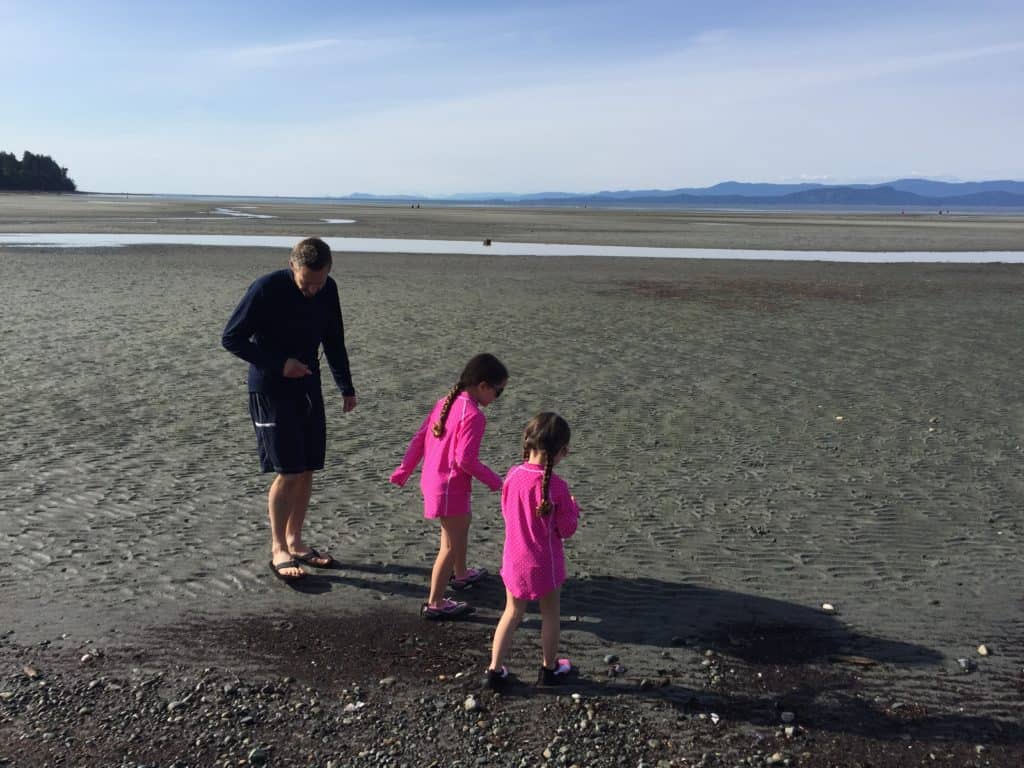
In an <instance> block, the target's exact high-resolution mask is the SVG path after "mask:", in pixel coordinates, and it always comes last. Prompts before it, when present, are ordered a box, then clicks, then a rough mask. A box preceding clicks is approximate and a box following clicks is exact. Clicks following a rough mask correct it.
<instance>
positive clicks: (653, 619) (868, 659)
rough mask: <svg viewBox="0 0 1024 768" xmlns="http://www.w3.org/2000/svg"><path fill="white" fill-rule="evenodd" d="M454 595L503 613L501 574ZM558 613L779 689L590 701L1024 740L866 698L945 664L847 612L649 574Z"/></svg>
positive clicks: (619, 645) (574, 587)
mask: <svg viewBox="0 0 1024 768" xmlns="http://www.w3.org/2000/svg"><path fill="white" fill-rule="evenodd" d="M356 574H358V575H356ZM311 578H312V580H313V581H311V584H312V583H315V582H316V581H319V582H322V585H323V588H324V589H326V590H330V589H331V588H332V586H334V585H338V586H340V585H346V586H348V587H355V588H359V589H369V590H375V591H378V592H382V593H386V594H388V595H394V596H401V597H408V598H416V599H419V600H422V599H423V598H424V597H425V596H426V588H427V583H428V581H429V578H430V569H429V568H426V567H422V566H409V565H404V564H398V563H392V564H380V565H361V564H350V563H343V564H342V566H341V569H340V570H338V571H320V572H318V573H317V574H316V575H314V576H312V577H311ZM457 596H459V597H460V598H463V599H467V600H469V601H470V602H471V603H472V604H474V605H476V606H478V607H479V608H480V609H481V611H479V612H477V613H476V614H474V615H472V616H469V617H468V618H466V619H463V620H461V623H464V624H468V625H475V626H477V627H487V628H493V627H494V625H495V620H496V612H497V613H500V611H501V610H502V608H503V605H504V588H503V586H502V584H501V579H500V577H499V576H497V575H493V574H492V576H491V577H490V578H489V579H487V580H485V581H484V582H482V583H480V584H477V585H474V587H473V588H472V589H471V590H468V591H466V592H463V593H457ZM561 609H562V620H563V622H562V626H563V631H566V632H582V633H589V634H592V635H594V636H595V637H597V638H599V639H600V640H601V641H603V642H604V643H606V644H608V645H609V646H610V649H609V650H611V651H615V652H625V651H627V650H628V646H629V645H643V646H652V647H656V648H662V649H664V650H665V651H669V652H670V651H671V649H673V648H680V647H687V648H690V649H691V650H696V651H699V652H701V653H704V652H705V651H707V650H710V651H711V652H712V655H713V656H721V657H722V658H723V659H727V660H728V664H729V665H731V666H737V665H743V664H746V665H749V670H750V671H753V670H755V669H756V670H761V669H763V670H774V672H773V674H775V675H776V677H775V680H774V683H776V686H775V688H774V689H772V688H770V687H768V686H765V687H763V688H761V689H757V688H750V687H748V688H746V689H733V690H730V691H728V692H725V691H719V690H716V689H714V688H712V689H699V690H698V689H695V688H691V687H686V686H681V685H678V684H674V683H672V682H671V677H670V676H669V675H666V676H665V677H664V679H659V677H658V675H657V674H656V673H655V674H652V680H650V681H648V682H649V683H650V684H649V685H647V686H639V685H637V681H630V680H625V679H623V680H619V679H603V678H601V677H600V676H599V677H597V678H590V679H588V678H587V677H586V676H583V677H578V678H577V679H576V680H575V681H574V682H575V687H574V689H573V690H578V691H583V692H584V693H585V695H586V696H621V695H631V696H638V697H644V698H656V699H661V700H665V701H668V702H670V703H672V704H673V705H674V706H678V707H680V708H681V709H683V710H684V711H691V712H709V711H712V710H713V711H715V712H716V713H718V714H719V715H721V716H722V717H725V718H728V719H730V720H733V721H744V722H748V723H751V724H756V725H771V724H778V723H779V715H780V711H781V710H782V709H790V710H793V711H795V712H796V714H797V716H798V717H799V718H800V722H801V723H804V724H807V723H812V724H813V726H814V727H817V728H822V729H825V730H832V731H837V732H843V733H851V734H856V735H860V736H865V737H870V738H881V739H886V740H896V739H899V738H904V737H905V735H906V733H907V732H908V731H912V732H913V733H914V734H915V736H916V737H918V738H939V739H949V740H951V741H958V742H964V743H970V742H978V741H985V742H987V743H1004V744H1020V743H1024V727H1022V726H1020V725H1019V724H1008V723H1006V722H1005V721H1001V720H997V719H994V718H991V717H985V716H978V717H972V716H970V715H965V714H954V713H944V714H936V715H930V714H928V713H927V710H926V709H924V708H922V707H920V706H917V705H913V704H912V705H911V706H910V707H909V708H907V707H901V708H898V709H893V710H889V709H887V708H886V707H884V706H881V705H875V704H873V703H872V702H871V701H869V700H867V699H865V698H864V697H863V696H861V695H858V687H859V685H858V682H857V678H858V672H859V671H863V670H864V669H865V668H870V667H877V666H880V665H891V666H895V667H898V668H911V667H914V668H917V667H929V666H931V667H937V668H938V667H941V665H943V664H944V662H945V659H944V657H943V655H942V654H941V653H939V652H938V651H936V650H934V649H931V648H928V647H925V646H922V645H917V644H914V643H908V642H902V641H898V640H891V639H887V638H881V637H872V636H870V635H866V634H863V633H860V632H857V631H854V630H852V629H851V628H849V627H848V626H846V625H845V624H844V623H843V622H842V620H841V617H839V616H837V615H834V614H830V613H826V612H825V611H823V610H822V609H821V608H819V607H808V606H803V605H799V604H796V603H792V602H787V601H784V600H776V599H773V598H769V597H762V596H759V595H754V594H745V593H740V592H734V591H730V590H724V589H717V588H712V587H702V586H694V585H688V584H683V583H674V582H669V581H664V580H660V579H653V578H623V577H614V576H591V577H587V578H573V579H569V580H568V581H567V582H566V584H565V585H564V587H563V590H562V604H561ZM537 625H539V619H538V618H536V617H534V616H532V615H531V616H528V618H527V620H526V621H524V626H525V627H531V626H533V627H535V626H537ZM666 664H668V662H666ZM665 671H667V670H665ZM523 682H528V681H523ZM516 689H518V691H519V692H520V693H521V694H522V695H536V694H540V695H543V692H539V691H537V689H534V688H532V687H530V686H529V685H519V686H516ZM907 695H908V696H909V695H910V694H907Z"/></svg>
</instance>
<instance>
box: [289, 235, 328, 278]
mask: <svg viewBox="0 0 1024 768" xmlns="http://www.w3.org/2000/svg"><path fill="white" fill-rule="evenodd" d="M288 260H289V262H291V264H292V266H294V267H296V268H297V269H302V267H309V268H310V269H312V270H313V271H315V272H319V271H320V270H321V269H323V268H324V267H329V266H331V261H332V260H331V247H330V246H329V245H327V243H325V242H324V241H323V240H321V239H320V238H319V237H307V238H306V239H305V240H300V241H299V242H298V243H296V244H295V247H294V248H292V255H291V256H290V257H289V259H288Z"/></svg>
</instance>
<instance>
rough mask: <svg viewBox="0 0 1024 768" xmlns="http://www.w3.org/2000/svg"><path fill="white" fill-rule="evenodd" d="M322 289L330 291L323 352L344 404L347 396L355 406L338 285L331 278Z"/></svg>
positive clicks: (347, 399)
mask: <svg viewBox="0 0 1024 768" xmlns="http://www.w3.org/2000/svg"><path fill="white" fill-rule="evenodd" d="M324 290H326V291H329V292H330V293H329V294H328V299H329V303H330V306H329V312H330V317H329V318H328V321H327V332H326V333H325V334H324V342H323V343H324V354H325V355H326V356H327V364H328V365H329V366H330V367H331V375H332V376H333V377H334V383H335V384H337V385H338V389H340V390H341V394H342V395H344V396H345V404H346V406H347V405H348V402H349V398H352V407H355V396H356V388H355V386H353V384H352V372H351V370H350V369H349V365H348V351H347V350H346V349H345V324H344V321H343V320H342V317H341V302H340V301H339V299H338V286H337V284H335V283H334V281H333V280H329V281H328V283H327V285H326V286H325V287H324ZM346 410H351V408H348V407H346Z"/></svg>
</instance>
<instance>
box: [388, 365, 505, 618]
mask: <svg viewBox="0 0 1024 768" xmlns="http://www.w3.org/2000/svg"><path fill="white" fill-rule="evenodd" d="M506 384H508V371H507V370H506V369H505V366H504V365H502V364H501V361H499V360H498V358H496V357H495V356H494V355H489V354H487V353H483V354H479V355H477V356H476V357H474V358H473V359H471V360H470V361H469V362H468V363H466V367H465V368H464V369H463V371H462V375H461V376H460V377H459V380H458V382H457V383H456V384H455V386H453V387H452V388H451V389H450V390H449V391H448V394H446V395H445V396H444V397H442V398H441V399H440V400H438V401H437V403H436V404H435V405H434V407H433V409H432V410H431V411H430V413H429V414H428V415H427V418H426V419H424V420H423V423H422V424H421V425H420V428H419V430H417V432H416V434H415V435H413V438H412V441H411V442H410V443H409V447H408V449H407V450H406V452H405V456H404V458H403V459H402V463H401V464H400V465H399V466H398V469H396V470H395V471H394V472H392V473H391V482H392V483H394V484H395V485H398V486H404V485H405V483H406V481H407V480H408V479H409V477H410V475H412V473H413V471H414V470H415V469H416V466H417V465H418V464H419V463H420V460H421V459H422V461H423V470H422V471H421V473H420V489H421V490H422V491H423V516H424V517H425V518H427V519H428V520H432V519H434V518H437V519H439V520H440V521H441V545H440V548H439V549H438V551H437V558H436V559H435V560H434V568H433V571H432V572H431V575H430V595H429V596H428V597H427V602H426V603H424V604H423V607H422V609H421V611H420V615H421V616H423V618H425V619H453V618H457V617H459V616H463V615H466V614H468V613H471V612H472V610H473V609H472V608H471V607H470V606H469V605H468V604H467V603H465V602H463V601H461V600H452V599H450V598H446V597H445V596H444V593H445V589H446V587H448V586H451V587H452V589H456V590H463V589H466V588H467V587H470V586H472V585H473V584H474V583H476V582H478V581H480V579H482V578H484V576H486V575H487V571H486V570H485V569H483V568H469V567H467V563H466V550H467V547H468V541H469V524H470V521H471V510H470V496H471V486H472V483H473V478H474V477H475V478H476V479H477V480H479V481H480V482H481V483H483V484H484V485H486V486H487V487H488V488H490V489H491V490H492V491H498V490H500V489H501V477H500V476H499V475H498V474H497V473H495V472H494V471H493V470H492V469H491V468H490V467H488V466H487V465H486V464H484V463H483V462H482V461H480V459H479V458H478V454H479V452H480V442H481V441H482V440H483V437H484V429H485V427H486V426H487V418H486V417H485V416H484V412H483V410H482V409H484V408H486V407H487V406H488V405H490V404H491V403H493V402H494V401H495V400H497V399H498V398H499V397H501V393H502V391H504V389H505V385H506Z"/></svg>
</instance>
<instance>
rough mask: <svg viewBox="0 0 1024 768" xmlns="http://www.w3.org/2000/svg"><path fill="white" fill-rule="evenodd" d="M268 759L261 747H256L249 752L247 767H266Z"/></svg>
mask: <svg viewBox="0 0 1024 768" xmlns="http://www.w3.org/2000/svg"><path fill="white" fill-rule="evenodd" d="M269 759H270V757H269V756H268V755H267V753H266V751H265V750H264V749H263V748H262V747H256V748H255V749H253V750H252V751H251V752H249V757H248V760H249V765H266V764H267V761H268V760H269Z"/></svg>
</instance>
